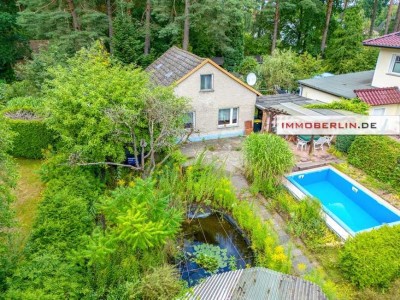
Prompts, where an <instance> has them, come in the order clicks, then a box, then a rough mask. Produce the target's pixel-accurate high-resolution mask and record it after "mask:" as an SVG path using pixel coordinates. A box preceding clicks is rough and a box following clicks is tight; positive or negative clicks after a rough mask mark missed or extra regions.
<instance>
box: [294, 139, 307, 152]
mask: <svg viewBox="0 0 400 300" xmlns="http://www.w3.org/2000/svg"><path fill="white" fill-rule="evenodd" d="M306 147H307V142H306V141H303V140H302V139H300V138H297V145H296V149H299V148H300V150H306Z"/></svg>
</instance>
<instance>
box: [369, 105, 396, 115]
mask: <svg viewBox="0 0 400 300" xmlns="http://www.w3.org/2000/svg"><path fill="white" fill-rule="evenodd" d="M380 108H384V109H385V112H384V115H385V116H400V104H391V105H377V106H371V108H370V110H369V114H370V115H374V109H380Z"/></svg>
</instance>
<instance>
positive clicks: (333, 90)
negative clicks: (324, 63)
mask: <svg viewBox="0 0 400 300" xmlns="http://www.w3.org/2000/svg"><path fill="white" fill-rule="evenodd" d="M373 77H374V71H373V70H371V71H362V72H355V73H348V74H341V75H335V76H329V77H324V78H312V79H304V80H299V83H300V84H301V85H304V86H308V87H311V88H313V89H316V90H319V91H322V92H325V93H328V94H331V95H335V96H338V97H343V98H347V99H351V98H355V97H356V94H355V93H354V90H360V89H368V88H371V83H372V78H373Z"/></svg>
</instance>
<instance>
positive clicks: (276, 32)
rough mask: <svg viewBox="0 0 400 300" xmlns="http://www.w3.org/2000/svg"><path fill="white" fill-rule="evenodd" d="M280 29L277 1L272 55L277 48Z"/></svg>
mask: <svg viewBox="0 0 400 300" xmlns="http://www.w3.org/2000/svg"><path fill="white" fill-rule="evenodd" d="M278 28H279V0H276V1H275V17H274V35H273V37H272V46H271V54H272V53H273V52H274V50H275V48H276V41H277V39H278Z"/></svg>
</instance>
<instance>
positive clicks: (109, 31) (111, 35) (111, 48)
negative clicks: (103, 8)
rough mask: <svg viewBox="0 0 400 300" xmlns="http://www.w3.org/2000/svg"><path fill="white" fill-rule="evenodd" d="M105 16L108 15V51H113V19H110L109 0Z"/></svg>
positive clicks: (110, 8) (108, 0)
mask: <svg viewBox="0 0 400 300" xmlns="http://www.w3.org/2000/svg"><path fill="white" fill-rule="evenodd" d="M107 17H108V37H109V39H110V53H111V54H112V53H113V35H114V29H113V20H112V7H111V0H107Z"/></svg>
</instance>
